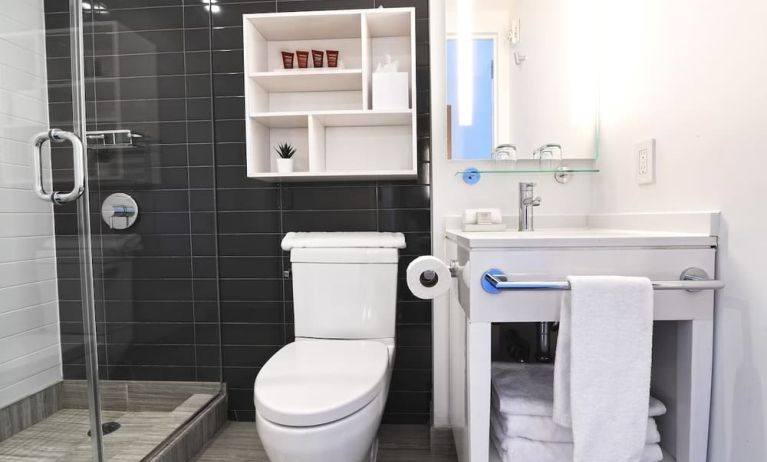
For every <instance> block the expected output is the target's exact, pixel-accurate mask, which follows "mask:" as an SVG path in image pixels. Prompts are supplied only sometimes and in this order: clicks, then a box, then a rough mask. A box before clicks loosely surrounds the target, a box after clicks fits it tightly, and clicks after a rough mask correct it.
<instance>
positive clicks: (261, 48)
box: [243, 8, 417, 181]
mask: <svg viewBox="0 0 767 462" xmlns="http://www.w3.org/2000/svg"><path fill="white" fill-rule="evenodd" d="M243 26H244V34H243V38H244V51H245V52H244V56H245V77H244V78H245V111H246V119H247V123H246V140H247V164H248V176H249V177H252V178H259V179H262V180H267V181H320V180H348V179H365V178H370V179H375V178H381V179H386V178H389V179H405V178H415V177H416V176H417V162H416V127H415V124H416V111H415V107H416V85H415V10H414V9H413V8H378V9H370V10H341V11H318V12H297V13H269V14H250V15H243ZM296 50H306V51H309V52H311V50H323V51H324V50H338V52H339V56H338V59H339V67H337V68H329V67H319V68H314V67H312V66H311V64H312V63H311V57H310V60H309V61H310V63H309V66H310V67H309V68H306V69H284V68H283V64H282V54H281V53H282V51H296ZM387 56H391V58H392V60H396V61H397V62H398V63H399V72H407V73H408V99H409V105H408V107H402V108H398V109H386V110H380V109H378V110H374V109H373V101H372V99H373V96H372V92H373V88H372V87H373V72H374V71H375V69H376V68H377V66H378V65H379V64H380V63H384V62H386V57H387ZM325 65H326V66H327V60H325ZM403 88H404V84H403ZM285 142H287V143H290V144H292V145H293V146H294V147H295V148H296V154H295V156H294V159H295V160H294V171H293V172H292V173H277V172H276V154H275V152H274V147H275V146H276V145H278V144H280V143H285Z"/></svg>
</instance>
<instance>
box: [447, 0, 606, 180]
mask: <svg viewBox="0 0 767 462" xmlns="http://www.w3.org/2000/svg"><path fill="white" fill-rule="evenodd" d="M446 15H447V16H446V33H447V37H446V66H447V69H446V89H447V95H446V96H447V105H448V107H447V117H448V125H447V127H448V158H450V159H453V160H473V161H476V160H491V159H492V160H506V161H509V162H512V163H516V161H517V160H525V159H538V160H539V163H540V164H539V165H540V167H541V168H555V167H556V166H557V165H558V164H557V163H556V161H557V160H558V159H595V158H596V156H597V146H598V143H597V136H598V126H599V125H598V124H599V114H598V66H599V62H598V25H599V24H598V10H597V0H447V2H446Z"/></svg>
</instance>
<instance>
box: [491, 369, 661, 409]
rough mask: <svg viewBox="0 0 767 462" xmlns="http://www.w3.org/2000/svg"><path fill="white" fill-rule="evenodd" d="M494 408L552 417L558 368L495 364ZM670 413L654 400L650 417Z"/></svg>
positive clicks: (493, 378)
mask: <svg viewBox="0 0 767 462" xmlns="http://www.w3.org/2000/svg"><path fill="white" fill-rule="evenodd" d="M492 383H493V387H492V391H493V392H492V393H491V395H492V400H493V401H492V404H493V408H495V409H497V410H498V412H499V413H501V414H504V415H505V414H518V415H540V416H551V415H552V414H553V411H554V405H553V400H554V366H553V365H551V364H519V363H505V362H493V366H492ZM665 413H666V406H664V405H663V403H661V402H660V401H658V400H657V399H655V398H654V397H652V396H651V397H650V400H649V413H648V414H647V416H650V417H658V416H661V415H663V414H665Z"/></svg>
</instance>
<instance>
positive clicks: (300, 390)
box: [254, 339, 394, 462]
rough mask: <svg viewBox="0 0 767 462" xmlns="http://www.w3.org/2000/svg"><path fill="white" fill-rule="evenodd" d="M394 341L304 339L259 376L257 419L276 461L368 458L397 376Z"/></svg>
mask: <svg viewBox="0 0 767 462" xmlns="http://www.w3.org/2000/svg"><path fill="white" fill-rule="evenodd" d="M393 358H394V345H393V342H388V344H387V342H383V341H382V342H377V341H369V340H317V339H298V340H296V342H293V343H291V344H289V345H287V346H285V347H284V348H282V349H281V350H280V351H279V352H278V353H277V354H275V355H274V356H273V357H272V358H271V359H270V360H269V361H268V362H267V363H266V364H265V365H264V367H263V368H262V369H261V372H260V373H259V375H258V378H257V379H256V383H255V387H254V390H255V391H254V396H255V402H256V409H257V410H256V425H257V428H258V434H259V437H260V438H261V441H262V444H263V446H264V449H265V451H266V453H267V455H268V456H269V460H270V461H272V462H309V461H326V460H327V461H338V462H346V461H348V462H363V461H364V462H368V461H374V460H375V450H376V434H377V432H378V426H379V424H380V422H381V416H382V415H383V410H384V406H385V404H386V395H387V392H388V389H389V382H390V379H391V370H392V367H391V366H392V364H393Z"/></svg>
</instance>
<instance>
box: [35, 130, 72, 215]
mask: <svg viewBox="0 0 767 462" xmlns="http://www.w3.org/2000/svg"><path fill="white" fill-rule="evenodd" d="M65 140H66V141H69V142H70V143H71V144H72V160H73V163H72V168H73V170H74V182H75V185H74V187H73V188H72V190H71V191H69V192H67V193H63V192H58V191H54V192H50V193H49V192H48V191H46V190H45V186H44V185H43V145H44V144H45V142H46V141H49V142H51V144H53V143H63V142H64V141H65ZM34 147H35V148H34V150H35V152H34V165H35V170H34V173H35V182H34V186H33V189H34V192H35V194H36V195H37V197H39V198H40V199H42V200H44V201H46V202H53V203H54V204H56V205H61V204H65V203H67V202H72V201H74V200H76V199H77V198H79V197H80V196H81V195H82V194H83V191H85V166H84V165H83V143H82V141H81V140H80V138H79V137H78V136H77V135H75V134H74V133H72V132H67V131H64V130H59V129H58V128H52V129H51V130H49V131H47V132H43V133H39V134H38V135H37V136H35V139H34Z"/></svg>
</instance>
